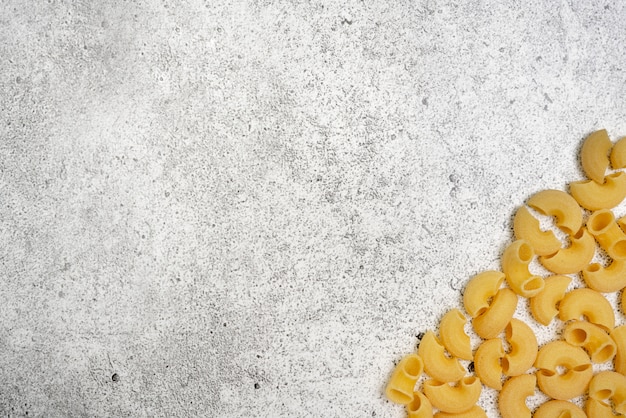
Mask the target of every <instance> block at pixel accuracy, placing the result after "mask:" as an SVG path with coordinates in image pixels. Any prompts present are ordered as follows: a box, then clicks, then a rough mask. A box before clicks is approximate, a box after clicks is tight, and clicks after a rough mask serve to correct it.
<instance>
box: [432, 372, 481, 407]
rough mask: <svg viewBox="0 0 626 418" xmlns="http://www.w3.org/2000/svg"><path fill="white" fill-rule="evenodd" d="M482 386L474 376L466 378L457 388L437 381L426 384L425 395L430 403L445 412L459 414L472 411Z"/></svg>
mask: <svg viewBox="0 0 626 418" xmlns="http://www.w3.org/2000/svg"><path fill="white" fill-rule="evenodd" d="M481 390H482V385H481V384H480V380H479V379H478V378H477V377H474V376H465V377H464V378H463V379H461V380H460V381H459V382H458V384H456V385H455V386H450V385H449V384H448V383H442V382H439V381H437V380H427V381H426V382H424V394H426V396H427V397H428V400H429V401H430V403H431V404H432V405H433V406H434V407H435V408H437V409H439V410H440V411H443V412H448V413H452V414H458V413H461V412H465V411H468V410H469V409H471V408H472V407H473V406H474V405H475V404H476V402H478V398H480V392H481Z"/></svg>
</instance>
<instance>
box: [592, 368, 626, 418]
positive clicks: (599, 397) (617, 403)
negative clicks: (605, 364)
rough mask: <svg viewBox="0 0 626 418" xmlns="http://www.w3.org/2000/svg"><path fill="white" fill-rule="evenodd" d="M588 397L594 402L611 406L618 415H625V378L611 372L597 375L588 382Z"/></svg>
mask: <svg viewBox="0 0 626 418" xmlns="http://www.w3.org/2000/svg"><path fill="white" fill-rule="evenodd" d="M589 397H590V398H591V399H595V400H596V401H600V402H604V403H605V404H608V403H609V400H610V401H611V403H612V404H613V409H615V411H616V412H618V413H620V414H625V413H626V376H624V375H623V374H621V373H617V372H612V371H608V370H607V371H603V372H600V373H598V374H597V375H595V376H594V377H593V379H591V382H589Z"/></svg>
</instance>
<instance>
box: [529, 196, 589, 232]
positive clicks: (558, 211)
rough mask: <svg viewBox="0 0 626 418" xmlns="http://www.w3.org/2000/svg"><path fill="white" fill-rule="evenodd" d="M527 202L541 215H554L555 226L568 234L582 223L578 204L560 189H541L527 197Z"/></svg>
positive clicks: (576, 229)
mask: <svg viewBox="0 0 626 418" xmlns="http://www.w3.org/2000/svg"><path fill="white" fill-rule="evenodd" d="M527 204H528V206H530V207H531V208H533V209H535V210H536V211H537V212H539V213H541V214H542V215H550V216H554V217H555V218H556V226H558V227H559V228H561V229H562V230H563V231H565V232H567V233H568V234H570V235H573V234H575V233H576V232H577V231H578V230H579V229H580V227H581V226H582V225H583V214H582V210H581V209H580V206H579V205H578V203H577V202H576V200H574V198H573V197H572V196H570V195H569V194H567V193H565V192H563V191H561V190H554V189H548V190H542V191H540V192H538V193H535V194H534V195H533V196H532V197H531V198H530V199H528V202H527Z"/></svg>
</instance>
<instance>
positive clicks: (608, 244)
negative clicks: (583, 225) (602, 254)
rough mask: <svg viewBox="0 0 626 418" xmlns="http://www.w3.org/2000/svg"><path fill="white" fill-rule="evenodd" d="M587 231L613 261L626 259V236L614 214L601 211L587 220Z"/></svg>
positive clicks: (606, 210)
mask: <svg viewBox="0 0 626 418" xmlns="http://www.w3.org/2000/svg"><path fill="white" fill-rule="evenodd" d="M587 230H588V231H589V232H590V233H591V235H593V236H594V237H595V238H596V241H598V244H600V246H601V247H602V248H603V249H604V250H605V251H606V253H607V254H608V255H609V256H611V258H613V259H617V260H623V259H625V258H626V234H624V232H623V231H622V230H621V229H620V227H619V226H617V222H616V221H615V216H613V212H611V211H610V210H608V209H600V210H598V211H596V212H594V213H593V214H592V215H591V216H590V217H589V219H588V220H587Z"/></svg>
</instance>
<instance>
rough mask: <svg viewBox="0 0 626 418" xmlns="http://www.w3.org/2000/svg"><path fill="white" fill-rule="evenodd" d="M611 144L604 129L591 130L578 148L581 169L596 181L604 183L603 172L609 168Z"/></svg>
mask: <svg viewBox="0 0 626 418" xmlns="http://www.w3.org/2000/svg"><path fill="white" fill-rule="evenodd" d="M612 146H613V144H612V143H611V140H610V139H609V134H608V133H607V132H606V129H601V130H599V131H595V132H592V133H591V134H590V135H589V136H588V137H587V138H586V139H585V142H583V146H582V148H581V150H580V160H581V163H582V166H583V171H584V172H585V174H586V175H587V177H589V178H590V179H591V180H593V181H595V182H596V183H604V174H605V173H606V169H607V168H609V151H610V150H611V147H612Z"/></svg>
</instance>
